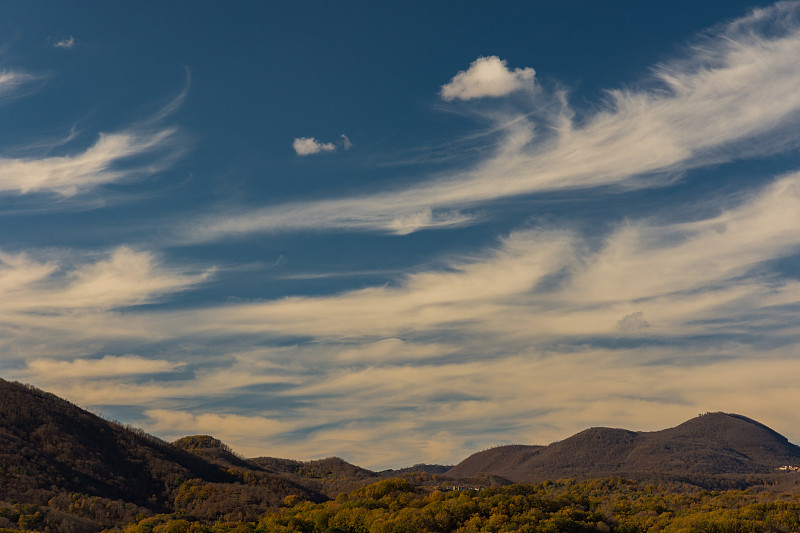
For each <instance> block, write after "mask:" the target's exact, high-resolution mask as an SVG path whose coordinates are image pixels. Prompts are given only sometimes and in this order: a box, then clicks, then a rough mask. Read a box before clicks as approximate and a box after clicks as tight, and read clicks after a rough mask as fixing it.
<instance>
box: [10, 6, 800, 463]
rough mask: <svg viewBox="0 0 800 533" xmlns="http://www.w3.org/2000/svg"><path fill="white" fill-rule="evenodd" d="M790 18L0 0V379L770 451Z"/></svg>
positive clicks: (463, 450) (388, 456)
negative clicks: (724, 428)
mask: <svg viewBox="0 0 800 533" xmlns="http://www.w3.org/2000/svg"><path fill="white" fill-rule="evenodd" d="M799 17H800V3H797V2H781V3H778V4H772V3H769V2H737V1H724V2H723V1H711V2H703V3H700V4H698V3H696V2H688V1H678V2H669V3H666V2H664V3H654V2H648V3H643V2H621V1H617V2H603V3H597V2H589V1H588V0H587V1H561V2H526V3H523V2H505V3H500V4H497V3H494V4H488V3H477V2H457V3H455V2H453V3H449V2H440V3H434V4H433V5H431V4H430V3H428V2H426V3H423V2H406V3H403V5H402V6H399V5H397V6H391V5H382V4H378V5H376V4H375V3H366V2H354V3H333V2H287V3H277V2H263V3H245V2H242V3H234V4H233V5H225V6H222V5H220V4H219V3H216V2H213V3H212V2H191V3H189V2H174V3H169V4H166V5H165V4H164V3H156V2H141V3H136V4H131V3H128V4H126V3H119V2H117V3H102V4H98V3H94V2H72V3H69V4H67V3H48V2H41V3H37V2H25V3H22V2H17V3H5V4H3V5H0V224H2V226H0V227H1V228H2V231H0V354H1V355H0V372H2V375H3V377H5V378H8V379H17V380H21V381H25V382H29V383H33V384H35V385H37V386H39V387H42V388H44V389H46V390H49V391H52V392H54V393H56V394H59V395H62V396H64V397H66V398H68V399H70V400H71V401H73V402H75V403H77V404H79V405H81V406H84V407H87V408H90V409H92V410H93V411H95V412H99V413H101V414H103V415H105V416H107V417H109V418H115V419H119V420H121V421H123V422H125V423H131V424H134V425H137V426H140V427H143V428H144V429H146V430H148V431H151V432H153V433H155V434H157V435H159V436H162V437H164V438H166V439H173V438H177V437H180V436H183V435H187V434H197V433H205V434H213V435H215V436H217V437H218V438H221V439H222V440H224V441H225V442H227V443H228V444H230V445H231V446H232V447H233V448H234V449H236V450H237V451H239V452H241V453H243V454H245V455H248V456H257V455H270V456H279V457H291V458H295V459H312V458H320V457H326V456H331V455H338V456H341V457H343V458H345V459H347V460H349V461H352V462H355V463H357V464H359V465H362V466H365V467H371V468H376V469H380V468H388V467H400V466H406V465H409V464H413V463H418V462H436V463H454V462H457V461H459V460H461V459H463V458H464V457H466V456H467V455H469V454H470V453H472V452H474V451H477V450H480V449H483V448H486V447H488V446H492V445H497V444H504V443H530V444H546V443H549V442H552V441H554V440H558V439H562V438H564V437H566V436H569V435H571V434H573V433H575V432H577V431H579V430H581V429H584V428H586V427H589V426H614V427H626V428H629V429H636V430H655V429H661V428H664V427H669V426H672V425H675V424H678V423H680V422H682V421H683V420H686V419H688V418H691V417H693V416H696V415H697V414H698V413H702V412H706V411H717V410H722V411H728V412H738V413H741V414H745V415H747V416H750V417H752V418H755V419H757V420H759V421H761V422H763V423H766V424H768V425H770V426H771V427H773V428H774V429H776V430H777V431H779V432H782V433H784V434H785V435H787V436H788V437H789V438H790V440H792V441H793V442H798V441H800V433H798V431H797V429H796V428H798V427H800V414H798V412H797V409H796V407H795V406H796V405H797V403H798V401H799V400H800V394H799V393H798V387H797V383H796V376H797V375H798V373H799V372H800V357H799V356H800V328H798V325H797V324H798V322H799V321H798V312H800V276H798V266H800V150H798V147H799V146H800V90H798V88H799V87H800V59H798V58H800V18H799Z"/></svg>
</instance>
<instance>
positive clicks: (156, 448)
mask: <svg viewBox="0 0 800 533" xmlns="http://www.w3.org/2000/svg"><path fill="white" fill-rule="evenodd" d="M287 496H295V497H298V498H302V499H307V500H311V501H321V500H324V499H325V497H324V496H322V495H321V494H319V493H318V492H317V491H315V490H314V489H313V488H308V487H306V486H305V485H303V484H302V483H300V482H298V481H297V480H295V479H291V478H289V477H287V476H284V475H281V474H279V473H274V472H269V471H266V470H264V469H262V468H260V467H258V466H257V465H253V464H249V463H247V462H246V461H244V460H242V459H240V458H238V457H237V456H235V455H234V454H232V453H231V452H230V451H229V450H228V449H227V447H226V446H224V445H223V444H222V443H221V442H219V441H217V440H216V439H213V438H211V437H205V436H201V437H187V438H185V439H182V440H181V441H179V442H178V445H172V444H169V443H167V442H164V441H162V440H161V439H158V438H156V437H153V436H152V435H148V434H147V433H145V432H144V431H142V430H139V429H135V428H131V427H126V426H122V425H120V424H118V423H114V422H109V421H107V420H104V419H102V418H100V417H98V416H96V415H94V414H92V413H89V412H88V411H85V410H83V409H81V408H79V407H77V406H75V405H73V404H71V403H70V402H68V401H66V400H63V399H61V398H59V397H57V396H55V395H53V394H49V393H47V392H44V391H41V390H39V389H37V388H35V387H32V386H29V385H23V384H20V383H14V382H8V381H5V380H2V379H0V528H2V527H8V525H7V524H5V522H4V520H6V518H5V515H4V513H5V511H3V508H2V506H3V505H4V504H3V502H6V503H5V505H9V506H11V510H10V511H8V512H9V513H11V512H12V511H13V512H17V511H19V510H18V509H17V510H15V509H16V508H15V507H14V506H19V505H21V504H25V505H33V506H34V508H35V507H36V506H41V512H40V514H41V515H42V516H44V515H46V516H48V517H51V519H52V520H53V521H54V523H57V524H58V526H59V527H60V528H62V529H63V528H66V529H69V530H70V531H75V532H81V531H86V532H90V531H99V530H100V529H103V528H105V527H112V526H113V525H114V524H119V523H124V522H126V521H130V520H132V519H134V518H135V517H136V516H137V515H145V516H147V515H149V514H153V513H157V512H165V511H175V510H181V511H184V512H189V513H191V514H192V515H193V516H198V517H210V516H219V515H225V514H226V513H229V512H234V511H235V512H236V513H238V515H239V516H256V515H257V514H258V513H259V512H262V511H263V510H264V509H267V508H269V506H271V505H277V504H279V503H281V502H282V501H283V499H284V498H285V497H287ZM14 502H17V503H14ZM242 502H246V503H244V504H243V503H242ZM31 515H33V513H31ZM4 524H5V525H4Z"/></svg>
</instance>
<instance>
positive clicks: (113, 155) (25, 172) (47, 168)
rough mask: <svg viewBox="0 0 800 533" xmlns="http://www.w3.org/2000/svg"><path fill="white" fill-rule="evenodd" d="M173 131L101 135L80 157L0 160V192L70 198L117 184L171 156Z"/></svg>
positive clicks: (172, 154)
mask: <svg viewBox="0 0 800 533" xmlns="http://www.w3.org/2000/svg"><path fill="white" fill-rule="evenodd" d="M176 133H177V132H176V130H175V129H163V130H160V131H155V132H150V133H136V132H133V131H128V132H122V133H112V134H100V136H99V138H98V139H97V142H95V143H94V145H92V146H90V147H89V148H87V149H86V150H85V151H83V152H81V153H77V154H74V155H64V156H48V157H39V158H34V157H29V158H7V157H3V158H0V191H3V192H13V193H18V194H31V193H36V192H49V193H54V194H57V195H59V196H64V197H70V196H75V195H77V194H79V193H81V192H85V191H86V190H89V189H92V188H94V187H97V186H98V185H102V184H105V183H112V182H119V181H122V180H124V179H128V178H130V177H132V176H136V175H138V174H142V173H147V174H149V173H151V172H152V171H153V169H155V168H160V167H161V165H162V164H163V163H164V162H165V161H167V160H168V159H169V157H171V156H174V151H173V149H174V141H175V140H176ZM164 152H171V153H169V154H168V156H167V157H162V158H161V159H160V161H159V163H153V162H152V161H151V162H149V163H148V164H147V165H140V166H136V165H134V166H133V167H130V166H126V167H125V168H122V167H121V166H120V164H121V163H125V162H129V161H131V160H133V159H134V158H137V157H142V156H146V155H153V154H160V153H161V154H163V153H164Z"/></svg>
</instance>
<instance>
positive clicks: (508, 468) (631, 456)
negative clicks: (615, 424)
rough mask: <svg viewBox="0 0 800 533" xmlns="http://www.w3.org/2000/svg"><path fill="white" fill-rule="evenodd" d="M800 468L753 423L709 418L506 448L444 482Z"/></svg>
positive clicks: (792, 454) (782, 444) (788, 449)
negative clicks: (477, 478) (648, 429)
mask: <svg viewBox="0 0 800 533" xmlns="http://www.w3.org/2000/svg"><path fill="white" fill-rule="evenodd" d="M785 465H791V466H798V465H800V447H798V446H795V445H794V444H791V443H789V441H788V440H787V439H786V437H784V436H782V435H780V434H779V433H777V432H775V431H774V430H772V429H770V428H768V427H767V426H765V425H763V424H760V423H758V422H756V421H754V420H751V419H749V418H747V417H744V416H741V415H736V414H726V413H707V414H705V415H701V416H699V417H697V418H693V419H691V420H689V421H687V422H684V423H683V424H681V425H679V426H676V427H674V428H670V429H665V430H662V431H654V432H641V431H629V430H626V429H612V428H590V429H587V430H584V431H582V432H580V433H578V434H576V435H573V436H572V437H569V438H567V439H565V440H563V441H559V442H554V443H552V444H550V445H548V446H520V445H515V446H500V447H497V448H492V449H489V450H485V451H482V452H479V453H476V454H474V455H471V456H470V457H468V458H467V459H465V460H464V461H462V462H461V463H459V464H458V465H456V466H455V467H453V468H452V469H450V470H449V471H448V472H447V473H446V474H445V475H447V476H448V477H452V478H471V477H475V476H479V475H481V474H491V475H497V476H502V477H504V478H507V479H509V480H511V481H515V482H539V481H544V480H547V479H557V478H570V477H573V478H590V477H607V476H613V475H625V476H631V477H642V476H653V475H660V476H666V477H673V478H679V477H681V476H683V477H687V476H688V477H702V476H722V475H738V476H743V475H756V474H757V475H769V474H775V473H778V472H780V470H778V469H779V468H780V467H781V466H785Z"/></svg>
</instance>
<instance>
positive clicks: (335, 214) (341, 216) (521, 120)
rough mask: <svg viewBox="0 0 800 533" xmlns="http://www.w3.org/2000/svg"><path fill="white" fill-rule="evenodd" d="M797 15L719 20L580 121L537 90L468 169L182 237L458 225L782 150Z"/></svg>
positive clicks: (792, 100)
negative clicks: (522, 205) (504, 207)
mask: <svg viewBox="0 0 800 533" xmlns="http://www.w3.org/2000/svg"><path fill="white" fill-rule="evenodd" d="M798 11H800V6H798V4H796V3H780V4H777V5H775V6H773V7H771V8H768V9H762V10H758V11H755V12H753V13H752V14H751V15H749V16H747V17H744V18H742V19H739V20H736V21H734V22H731V23H729V24H727V25H725V26H722V27H720V28H718V29H717V30H716V31H714V32H713V33H711V34H710V35H709V36H708V37H706V38H705V39H704V40H703V41H701V42H699V43H697V44H696V45H694V46H693V47H691V48H690V49H689V51H688V52H687V53H686V55H685V56H684V57H682V58H679V59H676V60H673V61H671V62H667V63H663V64H660V65H657V66H655V67H654V68H653V74H652V77H651V79H650V80H649V83H650V84H651V85H652V87H651V88H642V89H638V90H634V89H617V90H612V91H608V93H607V100H606V101H605V102H604V103H603V104H602V105H600V106H599V110H597V111H594V112H593V113H590V114H588V115H587V116H584V117H581V118H580V120H578V119H576V118H575V117H576V116H577V113H576V111H574V110H572V109H570V108H569V107H568V106H567V104H566V99H565V98H566V97H565V96H564V95H563V94H560V93H557V92H556V93H554V94H552V95H550V96H549V97H546V96H543V95H539V96H537V97H536V98H534V100H533V102H532V107H531V108H529V109H526V110H525V111H523V112H522V113H520V114H518V115H513V116H508V115H507V114H502V115H500V116H501V118H500V119H498V120H501V121H502V124H503V128H502V129H503V131H504V135H503V136H502V139H501V141H500V142H499V143H498V145H497V147H496V149H495V152H494V154H493V155H492V156H491V157H489V158H487V159H485V160H484V161H482V162H481V163H479V164H477V165H475V166H474V167H473V168H468V169H464V170H460V171H458V172H453V173H450V174H445V175H443V176H433V177H432V178H431V179H429V180H427V181H426V182H425V183H420V184H417V185H414V186H411V187H408V188H405V189H400V190H393V191H388V192H383V193H376V194H370V195H364V196H353V197H344V198H339V199H327V200H316V201H307V202H298V203H293V204H284V205H276V206H268V207H264V208H260V209H256V210H248V211H245V212H239V213H236V214H224V213H223V214H218V215H214V216H210V217H205V218H203V219H200V220H196V221H194V222H192V223H190V224H188V225H187V226H185V227H184V228H183V230H182V231H181V233H180V237H179V238H181V239H185V240H188V241H211V240H216V239H220V238H223V237H225V236H230V235H245V234H248V233H253V232H286V231H304V230H305V231H307V230H331V231H332V230H339V231H341V230H344V231H379V232H386V233H395V234H401V235H402V234H407V233H410V232H414V231H418V230H422V229H428V228H447V227H457V226H461V225H464V224H468V223H474V222H475V220H474V217H475V215H474V214H473V213H471V212H470V210H471V209H472V208H475V207H477V206H481V205H484V204H486V203H487V202H491V201H493V200H496V199H499V198H505V197H510V196H518V195H526V194H533V193H540V192H545V191H555V190H565V189H577V188H591V187H601V186H615V187H619V188H622V189H631V188H647V187H659V186H663V185H664V184H665V183H669V182H670V179H669V176H671V175H674V174H676V173H679V172H682V171H686V170H689V169H693V168H698V167H703V166H707V165H709V164H714V163H720V162H723V161H730V160H732V159H734V158H737V157H750V156H757V155H764V154H769V153H773V152H775V151H780V150H785V149H788V148H790V147H793V146H796V145H797V143H798V141H800V136H799V135H798V133H797V132H798V131H800V130H798V129H797V128H796V127H792V125H794V124H795V123H796V121H797V119H798V117H799V116H800V93H799V92H798V91H797V90H796V87H797V86H798V85H800V71H798V69H797V68H795V67H796V58H797V57H798V55H800V26H799V25H798V24H797V21H796V19H797V13H798ZM504 68H505V67H504ZM468 72H469V70H468V71H466V73H468ZM466 73H463V74H465V76H466ZM543 98H544V99H545V100H542V99H543ZM542 108H544V109H545V111H541V110H542ZM534 110H536V111H535V112H534ZM665 177H666V178H665Z"/></svg>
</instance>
